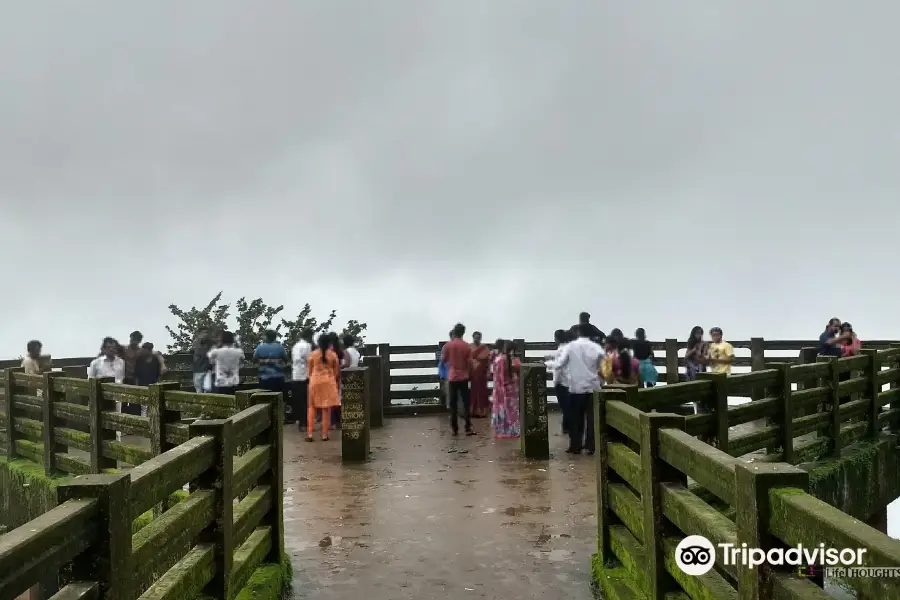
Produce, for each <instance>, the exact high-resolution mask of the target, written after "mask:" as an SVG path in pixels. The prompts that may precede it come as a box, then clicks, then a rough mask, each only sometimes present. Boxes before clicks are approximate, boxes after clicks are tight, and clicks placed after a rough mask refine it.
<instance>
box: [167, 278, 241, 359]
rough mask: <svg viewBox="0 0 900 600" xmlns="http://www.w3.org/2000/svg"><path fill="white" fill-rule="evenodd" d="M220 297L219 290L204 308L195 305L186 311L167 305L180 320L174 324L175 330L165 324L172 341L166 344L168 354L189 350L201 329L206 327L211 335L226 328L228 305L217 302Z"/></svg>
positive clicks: (173, 305)
mask: <svg viewBox="0 0 900 600" xmlns="http://www.w3.org/2000/svg"><path fill="white" fill-rule="evenodd" d="M221 299H222V292H219V293H218V294H216V296H215V297H214V298H213V299H212V300H210V301H209V303H208V304H207V305H206V306H205V307H204V308H201V309H198V308H197V307H196V306H192V307H191V309H190V310H187V311H185V310H182V309H180V308H178V306H176V305H175V304H170V305H169V311H171V313H172V314H173V315H175V316H176V317H178V319H179V321H180V323H178V325H176V329H177V331H176V330H173V329H172V328H171V327H169V326H168V325H166V331H168V332H169V335H170V336H172V343H171V344H169V346H168V350H169V353H170V354H176V353H183V352H191V349H192V348H193V345H194V338H195V337H196V336H197V332H198V331H200V330H201V329H204V328H205V329H208V330H209V331H210V333H212V334H213V335H216V334H218V333H219V332H221V331H224V330H225V329H227V327H228V326H227V323H226V322H227V321H228V317H229V312H228V309H229V308H230V306H229V305H228V304H219V300H221Z"/></svg>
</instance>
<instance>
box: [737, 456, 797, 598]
mask: <svg viewBox="0 0 900 600" xmlns="http://www.w3.org/2000/svg"><path fill="white" fill-rule="evenodd" d="M734 475H735V477H734V480H735V490H736V494H735V505H734V508H735V525H736V526H737V547H738V548H740V547H741V545H742V544H746V545H747V547H748V548H759V549H761V550H764V551H766V552H768V551H769V550H771V549H772V548H775V547H776V546H775V544H776V543H777V542H776V540H775V539H774V538H773V536H772V535H771V534H770V533H769V517H770V513H771V506H770V503H769V490H771V489H773V488H781V487H791V488H800V489H801V490H803V491H808V490H809V473H807V472H806V471H804V470H802V469H799V468H797V467H793V466H791V465H786V464H782V463H765V462H754V463H752V464H748V463H744V462H740V461H738V462H737V463H736V464H735V469H734ZM770 569H771V567H770V566H769V565H767V564H763V565H758V566H757V567H755V568H749V567H748V566H747V565H745V564H743V563H742V562H738V564H737V582H738V586H737V587H738V598H739V600H771V599H772V598H773V596H772V586H771V581H770V579H769V571H770Z"/></svg>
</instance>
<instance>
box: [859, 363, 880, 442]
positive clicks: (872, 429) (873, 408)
mask: <svg viewBox="0 0 900 600" xmlns="http://www.w3.org/2000/svg"><path fill="white" fill-rule="evenodd" d="M861 353H862V354H863V355H865V356H868V357H869V362H867V363H866V368H865V369H864V370H863V373H864V375H865V377H866V379H867V380H868V382H867V383H868V385H867V386H866V391H865V394H866V396H868V397H869V415H868V425H869V426H868V427H867V428H866V435H867V436H868V437H875V436H876V435H877V434H878V431H879V430H880V429H881V428H880V427H879V426H878V414H879V413H880V412H881V406H880V405H879V404H878V394H879V393H880V392H881V386H880V385H878V372H879V371H880V370H881V363H880V362H879V361H880V358H879V356H878V350H875V349H872V348H863V349H862V350H861Z"/></svg>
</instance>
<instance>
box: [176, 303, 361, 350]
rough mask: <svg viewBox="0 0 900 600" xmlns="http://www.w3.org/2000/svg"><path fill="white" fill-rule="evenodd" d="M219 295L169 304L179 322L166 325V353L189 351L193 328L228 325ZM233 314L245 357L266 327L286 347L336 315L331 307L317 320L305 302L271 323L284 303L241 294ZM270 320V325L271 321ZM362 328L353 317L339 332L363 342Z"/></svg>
mask: <svg viewBox="0 0 900 600" xmlns="http://www.w3.org/2000/svg"><path fill="white" fill-rule="evenodd" d="M221 299H222V292H219V293H218V294H216V296H215V298H213V299H212V300H211V301H210V302H209V304H207V305H206V307H204V308H202V309H197V308H196V307H191V309H190V310H187V311H185V310H182V309H180V308H178V306H176V305H174V304H171V305H169V311H171V313H172V314H173V315H174V316H176V317H178V319H179V320H180V322H179V323H178V325H177V326H176V329H172V328H171V327H169V326H168V325H166V331H168V332H169V335H170V336H172V340H173V341H172V343H171V344H169V346H168V349H169V352H170V353H179V352H191V350H192V347H193V342H194V338H195V337H196V335H197V332H198V331H199V330H200V329H201V328H203V327H205V328H206V329H208V330H209V331H210V332H211V333H212V334H214V335H216V334H218V333H220V332H222V331H224V330H226V329H229V327H228V317H229V316H230V312H229V311H230V308H231V305H229V304H219V301H220V300H221ZM234 308H235V311H236V312H237V315H236V317H235V319H236V321H237V323H236V324H237V328H236V329H234V330H233V331H234V332H235V334H237V336H238V338H239V340H240V345H241V349H243V351H244V353H245V354H246V355H247V356H248V357H249V356H251V355H252V354H253V350H254V349H255V348H256V346H257V345H258V344H259V343H260V342H262V341H263V339H264V337H263V334H264V333H265V332H266V330H268V329H273V330H275V331H276V332H278V333H279V334H281V335H282V340H281V341H282V343H283V344H284V345H285V346H286V348H287V349H288V350H290V348H291V347H292V346H293V345H294V344H296V343H297V340H299V339H300V334H301V333H302V332H303V330H304V329H307V328H309V329H312V330H313V331H314V332H316V333H321V332H323V331H328V330H330V328H331V326H332V325H333V324H334V320H335V318H337V311H335V310H332V311H331V312H330V313H329V314H328V318H327V319H325V320H324V321H321V322H320V321H319V320H318V319H316V317H314V316H312V307H310V305H309V304H305V305H303V310H301V311H300V312H299V313H298V314H297V316H296V317H295V318H294V319H290V320H289V319H284V318H280V319H279V320H280V322H279V323H277V324H274V323H275V319H276V318H278V317H279V315H280V314H281V312H282V311H283V310H284V305H279V306H269V305H268V304H266V303H265V302H264V301H263V299H262V298H256V299H255V300H252V301H250V302H247V299H246V298H244V297H242V298H239V299H238V300H237V301H236V302H235V303H234ZM273 324H274V325H273ZM365 330H366V324H365V323H360V322H359V321H357V320H355V319H351V320H349V321H347V324H346V325H345V326H344V328H343V329H342V330H341V335H345V334H349V335H352V336H354V337H355V338H356V340H357V343H358V344H362V343H363V339H364V338H363V335H362V334H363V332H364V331H365Z"/></svg>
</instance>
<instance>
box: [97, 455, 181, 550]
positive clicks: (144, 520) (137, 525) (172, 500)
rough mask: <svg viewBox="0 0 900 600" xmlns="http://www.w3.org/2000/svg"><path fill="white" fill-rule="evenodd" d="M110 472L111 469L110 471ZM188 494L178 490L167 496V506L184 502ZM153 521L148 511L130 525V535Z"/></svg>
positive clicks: (150, 511) (150, 512) (151, 514)
mask: <svg viewBox="0 0 900 600" xmlns="http://www.w3.org/2000/svg"><path fill="white" fill-rule="evenodd" d="M110 470H112V469H110ZM187 497H188V493H187V492H185V491H184V490H178V491H177V492H174V493H172V494H171V495H170V496H169V506H174V505H175V504H178V503H179V502H184V501H185V499H187ZM152 520H153V510H152V509H151V510H148V511H147V512H145V513H144V514H142V515H141V516H139V517H138V518H137V519H135V520H134V523H132V524H131V535H134V534H136V533H137V532H138V531H140V530H141V529H143V528H144V527H146V526H147V525H149V524H150V521H152Z"/></svg>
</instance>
